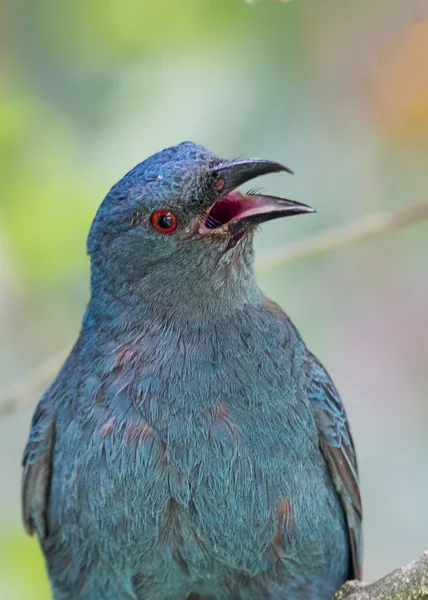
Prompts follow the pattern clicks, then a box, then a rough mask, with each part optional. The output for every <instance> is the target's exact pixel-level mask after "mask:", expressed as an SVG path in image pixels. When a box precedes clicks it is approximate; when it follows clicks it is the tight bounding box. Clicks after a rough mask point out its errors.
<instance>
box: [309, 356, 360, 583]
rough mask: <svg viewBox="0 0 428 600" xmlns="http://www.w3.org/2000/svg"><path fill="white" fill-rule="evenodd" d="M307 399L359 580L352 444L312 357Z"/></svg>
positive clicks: (353, 570) (329, 388)
mask: <svg viewBox="0 0 428 600" xmlns="http://www.w3.org/2000/svg"><path fill="white" fill-rule="evenodd" d="M309 376H310V384H309V391H308V395H309V399H310V400H311V401H312V403H313V409H314V414H315V421H316V423H317V426H318V431H319V436H320V446H321V450H322V452H323V454H324V457H325V460H326V462H327V465H328V468H329V470H330V473H331V477H332V480H333V483H334V485H335V487H336V490H337V492H338V494H339V496H340V499H341V501H342V504H343V507H344V509H345V514H346V519H347V523H348V532H349V543H350V548H351V561H352V565H351V567H352V568H351V573H350V577H351V578H353V579H361V562H362V536H361V519H362V507H361V497H360V490H359V485H358V468H357V458H356V454H355V448H354V443H353V440H352V436H351V431H350V429H349V423H348V420H347V418H346V413H345V409H344V407H343V404H342V402H341V400H340V397H339V394H338V392H337V390H336V388H335V387H334V384H333V382H332V380H331V379H330V376H329V374H328V373H327V371H326V370H325V369H324V367H323V366H322V365H321V363H320V362H319V361H318V359H317V358H315V356H312V355H311V357H310V375H309Z"/></svg>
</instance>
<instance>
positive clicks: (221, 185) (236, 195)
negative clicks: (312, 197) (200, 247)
mask: <svg viewBox="0 0 428 600" xmlns="http://www.w3.org/2000/svg"><path fill="white" fill-rule="evenodd" d="M279 171H286V172H288V173H293V172H292V171H291V170H290V169H288V168H287V167H284V166H283V165H281V164H279V163H276V162H271V161H268V160H262V159H249V160H236V161H230V162H224V163H221V164H219V165H216V166H215V167H213V168H212V169H211V172H212V174H213V176H214V177H215V179H216V182H217V183H216V186H217V190H218V191H219V194H220V197H219V198H218V199H217V200H216V201H215V202H214V204H212V205H211V206H210V208H209V209H208V211H207V213H206V216H205V219H204V223H203V226H202V232H203V233H207V232H209V231H213V230H217V229H218V230H222V231H223V230H224V229H225V228H227V229H228V230H229V231H230V232H231V233H238V232H240V231H243V230H244V229H247V228H248V227H250V226H254V225H258V224H260V223H264V222H265V221H270V220H271V219H279V218H280V217H290V216H292V215H299V214H303V213H312V212H315V209H313V208H311V207H310V206H308V205H307V204H302V203H301V202H296V201H294V200H287V199H285V198H276V197H275V196H265V195H261V194H243V193H241V192H237V191H235V189H236V188H237V187H238V186H240V185H242V184H243V183H247V182H248V181H250V180H251V179H254V178H256V177H259V176H260V175H267V174H268V173H277V172H279Z"/></svg>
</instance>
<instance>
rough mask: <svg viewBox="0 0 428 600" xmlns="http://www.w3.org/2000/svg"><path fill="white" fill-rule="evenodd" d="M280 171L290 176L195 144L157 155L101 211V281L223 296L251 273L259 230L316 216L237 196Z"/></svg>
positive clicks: (96, 226) (97, 268)
mask: <svg viewBox="0 0 428 600" xmlns="http://www.w3.org/2000/svg"><path fill="white" fill-rule="evenodd" d="M278 171H287V172H291V171H290V170H289V169H288V168H287V167H284V166H282V165H280V164H279V163H276V162H271V161H267V160H261V159H249V160H243V159H239V160H222V159H220V158H219V157H217V156H216V155H214V154H212V153H211V152H210V151H209V150H207V149H206V148H204V147H202V146H198V145H196V144H193V143H191V142H184V143H182V144H179V145H178V146H174V147H172V148H167V149H165V150H162V151H161V152H159V153H157V154H155V155H153V156H151V157H150V158H148V159H147V160H145V161H144V162H142V163H140V164H139V165H137V166H136V167H134V169H132V170H131V171H130V172H129V173H127V174H126V175H125V176H124V177H123V178H122V179H121V180H120V181H119V182H118V183H116V184H115V185H114V186H113V187H112V189H111V190H110V192H109V193H108V194H107V196H106V198H105V199H104V201H103V203H102V204H101V206H100V208H99V210H98V212H97V215H96V217H95V219H94V222H93V224H92V227H91V231H90V234H89V238H88V252H89V254H90V255H91V257H92V265H93V271H94V273H95V275H96V281H99V280H100V279H102V280H103V282H104V283H106V282H109V283H110V285H111V286H113V287H114V288H116V292H117V293H119V291H121V292H122V293H125V294H127V293H131V292H135V291H136V290H137V289H138V290H140V291H141V290H144V289H146V290H147V292H148V293H150V294H151V295H152V298H153V300H154V301H156V300H158V301H160V300H161V299H162V298H161V297H162V296H163V295H165V297H169V298H170V299H174V298H175V299H177V295H178V296H181V295H183V294H184V295H185V294H186V293H187V292H186V289H187V290H188V291H192V293H193V294H198V290H199V291H200V292H201V293H202V291H203V290H204V292H205V293H206V294H213V293H216V292H219V293H220V292H221V291H222V289H223V290H224V289H225V287H227V285H226V284H227V282H228V281H229V282H230V281H232V280H237V279H239V278H240V276H245V273H246V274H247V275H248V272H249V271H251V270H252V237H253V233H254V231H255V228H256V226H257V225H259V224H260V223H263V222H265V221H268V220H271V219H277V218H279V217H286V216H291V215H297V214H300V213H310V212H313V209H312V208H310V207H309V206H307V205H305V204H301V203H299V202H294V201H291V200H286V199H283V198H276V197H272V196H266V195H261V194H257V193H248V194H245V193H241V192H239V191H237V188H238V187H239V186H240V185H242V184H245V183H246V182H248V181H250V180H252V179H254V178H255V177H258V176H260V175H264V174H268V173H275V172H278ZM232 271H234V273H232ZM93 281H94V278H93Z"/></svg>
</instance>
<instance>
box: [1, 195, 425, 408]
mask: <svg viewBox="0 0 428 600" xmlns="http://www.w3.org/2000/svg"><path fill="white" fill-rule="evenodd" d="M423 219H428V203H424V204H415V205H413V206H410V207H408V208H404V209H401V210H398V211H396V212H391V213H386V214H385V213H381V214H374V215H369V216H367V217H364V218H362V219H359V220H357V221H354V222H352V223H350V224H348V225H345V226H342V227H338V228H336V229H333V230H332V231H328V232H326V233H323V234H321V235H318V236H314V237H311V238H309V239H308V240H306V241H303V242H299V243H296V244H290V245H288V246H285V247H282V248H278V249H276V250H273V251H271V252H269V253H266V254H265V255H264V256H262V257H261V258H260V259H259V260H258V261H257V262H256V271H257V272H258V273H259V272H263V271H266V270H268V269H272V268H274V267H277V266H279V265H284V264H286V263H289V262H292V261H294V260H300V259H302V258H307V257H309V256H314V255H318V254H323V253H324V252H328V251H329V250H335V249H336V248H340V247H341V246H344V245H345V244H350V243H351V242H357V241H359V240H361V239H364V238H367V237H370V236H374V235H378V234H381V233H385V232H387V231H391V230H394V229H400V228H401V227H404V226H406V225H409V224H410V223H415V222H417V221H421V220H423ZM63 354H64V355H66V354H67V353H61V354H60V355H56V356H54V357H52V358H50V359H49V360H48V361H46V362H45V363H43V364H42V365H40V366H39V367H37V368H36V369H34V370H33V371H30V373H28V374H27V375H26V376H25V377H24V378H23V379H22V380H20V381H19V382H18V383H17V384H15V385H14V386H13V387H12V388H11V389H10V390H9V391H7V392H6V393H5V394H4V395H3V398H2V399H1V400H0V417H2V416H4V415H7V414H10V413H12V412H14V411H15V410H17V409H18V408H23V407H25V406H27V404H29V403H30V402H31V400H32V396H33V394H34V393H35V392H36V391H37V390H39V389H41V388H43V387H47V386H48V384H49V383H50V382H51V381H52V379H53V378H54V376H55V373H56V372H57V371H58V370H59V368H60V367H61V364H62V362H63V359H62V357H63Z"/></svg>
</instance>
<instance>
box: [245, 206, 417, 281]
mask: <svg viewBox="0 0 428 600" xmlns="http://www.w3.org/2000/svg"><path fill="white" fill-rule="evenodd" d="M423 219H428V202H425V203H423V204H414V205H412V206H410V207H408V208H403V209H401V210H398V211H396V212H391V213H378V214H373V215H369V216H367V217H363V218H361V219H358V220H356V221H353V222H351V223H348V224H347V225H344V226H342V227H337V228H336V229H333V230H331V231H327V232H326V233H322V234H320V235H317V236H314V237H311V238H309V239H308V240H305V241H303V242H297V243H295V244H288V245H287V246H283V247H282V248H277V249H276V250H272V251H271V252H269V253H266V254H265V255H264V256H262V257H261V258H260V259H259V260H258V261H257V262H256V271H257V272H259V273H260V272H262V271H266V270H267V269H272V268H273V267H277V266H279V265H284V264H286V263H289V262H291V261H293V260H300V259H301V258H307V257H308V256H314V255H317V254H322V253H323V252H327V251H328V250H335V249H336V248H340V246H345V245H346V244H350V243H351V242H356V241H359V240H362V239H364V238H367V237H371V236H374V235H377V234H381V233H386V232H387V231H391V230H394V229H400V228H401V227H405V226H406V225H410V224H411V223H415V222H416V221H421V220H423Z"/></svg>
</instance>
